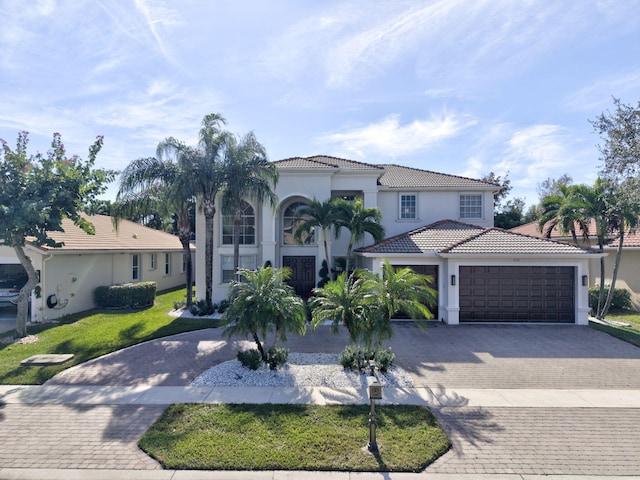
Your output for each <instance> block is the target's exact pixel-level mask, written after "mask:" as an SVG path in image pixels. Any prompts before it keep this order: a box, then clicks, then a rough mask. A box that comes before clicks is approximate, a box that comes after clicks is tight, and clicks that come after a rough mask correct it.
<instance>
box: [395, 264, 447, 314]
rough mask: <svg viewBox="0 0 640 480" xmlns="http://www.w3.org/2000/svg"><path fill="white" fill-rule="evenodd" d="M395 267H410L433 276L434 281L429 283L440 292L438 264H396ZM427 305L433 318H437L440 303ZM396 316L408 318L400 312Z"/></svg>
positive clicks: (417, 271) (421, 273)
mask: <svg viewBox="0 0 640 480" xmlns="http://www.w3.org/2000/svg"><path fill="white" fill-rule="evenodd" d="M393 267H394V268H395V269H400V268H406V267H408V268H410V269H411V270H413V271H414V272H416V273H419V274H420V275H429V276H430V277H433V281H432V282H431V283H430V284H429V286H430V287H431V288H433V289H434V290H435V291H436V295H437V293H438V266H437V265H394V266H393ZM427 307H428V308H429V311H430V312H431V313H432V314H433V318H434V319H435V320H437V319H438V304H437V303H436V304H435V305H427ZM396 316H397V318H406V315H402V314H398V315H396Z"/></svg>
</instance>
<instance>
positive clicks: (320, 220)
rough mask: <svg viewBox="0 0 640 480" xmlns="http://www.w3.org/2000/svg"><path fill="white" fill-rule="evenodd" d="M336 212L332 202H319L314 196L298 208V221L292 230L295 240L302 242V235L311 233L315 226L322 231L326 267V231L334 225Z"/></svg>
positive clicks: (327, 245) (327, 248) (327, 256)
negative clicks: (294, 229)
mask: <svg viewBox="0 0 640 480" xmlns="http://www.w3.org/2000/svg"><path fill="white" fill-rule="evenodd" d="M336 213H337V212H336V207H335V203H334V202H332V201H327V202H321V201H319V200H317V199H315V198H314V199H313V200H311V201H310V202H309V203H308V204H307V205H305V206H304V207H302V208H300V210H298V215H299V217H300V222H299V223H298V227H297V228H296V231H295V232H294V238H295V239H296V241H297V242H298V243H302V238H303V236H306V235H309V234H311V232H313V231H314V230H315V229H316V228H319V229H320V230H321V231H322V244H323V246H324V258H325V260H326V261H327V268H331V260H330V256H329V242H328V240H327V233H328V232H329V231H330V230H331V229H332V228H334V227H335V226H336Z"/></svg>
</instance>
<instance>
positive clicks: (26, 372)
mask: <svg viewBox="0 0 640 480" xmlns="http://www.w3.org/2000/svg"><path fill="white" fill-rule="evenodd" d="M184 296H185V289H180V290H175V291H171V292H166V293H162V294H160V295H158V296H157V297H156V301H155V304H154V305H153V306H152V307H149V308H145V309H140V310H108V311H98V310H95V311H91V312H88V313H83V314H77V315H70V316H69V317H65V318H64V319H62V320H61V321H60V323H49V324H42V325H37V326H31V327H29V329H28V332H27V333H28V334H29V335H35V336H37V337H38V341H37V342H35V343H27V344H15V343H2V339H3V338H6V337H10V336H11V335H12V332H7V333H5V334H4V335H2V336H0V384H3V385H14V384H24V385H39V384H42V383H44V382H45V381H47V380H48V379H50V378H51V377H53V376H54V375H56V374H57V373H59V372H61V371H62V370H64V369H67V368H69V367H71V366H73V365H76V364H78V363H82V362H86V361H87V360H90V359H92V358H96V357H99V356H101V355H105V354H107V353H111V352H114V351H116V350H120V349H122V348H125V347H128V346H130V345H134V344H136V343H140V342H144V341H147V340H152V339H154V338H160V337H166V336H168V335H174V334H176V333H181V332H187V331H191V330H198V329H201V328H209V327H214V326H217V321H215V320H211V319H203V318H175V317H172V316H170V315H169V311H170V310H171V309H172V307H173V303H174V301H177V300H179V299H180V298H184ZM44 353H73V354H74V355H75V356H74V358H73V359H72V360H70V361H68V362H66V363H64V364H62V365H55V366H28V367H25V366H21V365H20V362H21V361H22V360H24V359H25V358H28V357H30V356H32V355H37V354H44Z"/></svg>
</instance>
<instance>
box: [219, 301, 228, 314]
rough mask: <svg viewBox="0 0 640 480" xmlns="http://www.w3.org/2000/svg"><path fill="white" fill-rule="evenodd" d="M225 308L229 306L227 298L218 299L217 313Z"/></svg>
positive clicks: (225, 309)
mask: <svg viewBox="0 0 640 480" xmlns="http://www.w3.org/2000/svg"><path fill="white" fill-rule="evenodd" d="M227 308H229V300H227V299H226V298H225V299H224V300H220V303H219V304H218V313H224V312H226V311H227Z"/></svg>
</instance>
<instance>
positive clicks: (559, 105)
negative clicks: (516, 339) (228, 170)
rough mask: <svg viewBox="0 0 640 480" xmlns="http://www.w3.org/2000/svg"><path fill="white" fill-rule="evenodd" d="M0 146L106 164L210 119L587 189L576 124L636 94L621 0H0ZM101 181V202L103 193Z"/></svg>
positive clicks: (389, 157)
mask: <svg viewBox="0 0 640 480" xmlns="http://www.w3.org/2000/svg"><path fill="white" fill-rule="evenodd" d="M0 18H2V27H1V28H0V138H4V139H5V140H7V141H9V143H10V144H14V143H15V139H16V136H17V133H18V131H21V130H26V131H29V132H30V137H31V143H30V146H31V151H32V152H35V151H36V150H39V151H42V152H44V151H46V150H47V147H48V142H49V141H50V139H51V135H52V133H53V132H60V133H61V134H62V138H63V140H64V142H65V145H66V146H67V149H68V151H69V153H71V154H79V155H81V156H83V157H85V156H86V152H87V149H88V147H89V145H90V144H91V143H92V142H93V140H94V139H95V137H96V135H104V136H105V146H104V149H103V150H102V152H101V153H100V155H99V157H98V164H99V166H102V167H107V168H114V169H118V170H122V169H123V168H124V167H125V166H126V165H127V164H128V163H129V162H130V161H131V160H134V159H136V158H139V157H148V156H153V155H154V153H155V147H156V145H157V144H158V142H159V141H160V140H162V139H164V138H166V137H169V136H173V137H176V138H178V139H181V140H183V141H185V142H187V143H189V144H195V143H196V141H197V132H198V129H199V127H200V121H201V120H202V117H203V116H204V115H205V114H207V113H212V112H219V113H222V114H223V115H224V116H225V117H226V119H227V128H228V129H229V130H230V131H232V132H234V133H237V134H245V133H247V132H248V131H250V130H253V131H254V132H255V134H256V136H257V138H258V139H259V140H260V141H261V142H262V143H263V144H264V145H265V147H266V148H267V151H268V153H269V157H270V159H272V160H278V159H281V158H287V157H293V156H307V155H314V154H327V155H335V156H339V157H344V158H349V159H352V160H358V161H364V162H369V163H397V164H401V165H407V166H413V167H417V168H424V169H428V170H434V171H438V172H444V173H451V174H456V175H464V176H470V177H476V178H477V177H481V176H483V175H484V174H487V173H488V172H490V171H494V172H495V173H496V174H498V175H503V176H504V175H507V174H508V176H509V178H510V179H511V181H512V185H513V187H514V188H513V191H512V195H513V196H519V197H524V198H525V199H526V201H527V203H535V202H536V201H537V193H536V189H537V186H538V184H539V183H540V182H541V181H543V180H545V179H546V178H548V177H551V178H557V177H559V176H560V175H562V174H564V173H568V174H569V175H571V176H572V177H573V179H574V181H575V182H576V183H592V182H593V180H594V179H595V177H596V174H597V171H598V168H599V165H600V162H599V160H598V150H597V148H596V145H597V144H598V142H599V138H598V137H597V135H596V134H594V133H593V129H592V126H591V125H590V124H589V122H588V120H589V119H594V118H595V117H596V116H597V115H599V114H600V113H601V112H603V111H606V110H608V109H610V108H612V105H613V102H612V96H615V97H617V98H620V99H621V100H622V102H623V103H627V104H634V105H635V104H637V102H638V100H639V99H640V55H639V54H640V2H638V1H637V0H612V1H606V0H601V1H596V0H562V1H557V0H550V1H546V0H530V1H525V0H522V1H519V0H488V1H482V0H469V1H458V0H434V1H428V0H425V1H401V0H394V1H387V2H382V1H378V0H375V1H374V0H372V1H369V0H355V1H350V0H346V1H304V0H297V1H293V0H271V1H264V0H255V1H242V0H230V1H202V0H175V1H151V0H135V1H125V0H96V1H82V2H78V1H76V0H61V1H58V0H42V1H38V0H33V1H29V2H24V1H22V0H0ZM116 188H117V187H116V185H115V184H114V185H113V186H112V187H111V188H110V190H109V192H108V193H107V194H106V197H107V198H113V197H114V196H115V191H116Z"/></svg>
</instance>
